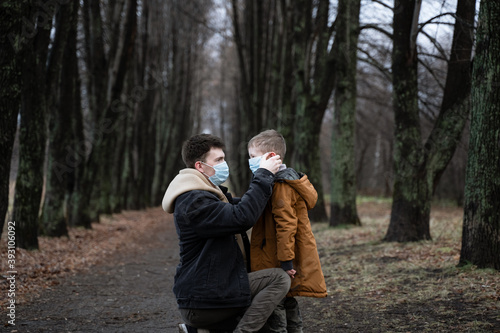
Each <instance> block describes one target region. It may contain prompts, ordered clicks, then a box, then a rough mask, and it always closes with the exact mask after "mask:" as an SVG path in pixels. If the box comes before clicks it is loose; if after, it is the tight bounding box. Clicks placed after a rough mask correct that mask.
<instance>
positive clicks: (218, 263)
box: [173, 169, 274, 309]
mask: <svg viewBox="0 0 500 333" xmlns="http://www.w3.org/2000/svg"><path fill="white" fill-rule="evenodd" d="M273 181H274V175H273V174H272V173H271V172H269V171H268V170H266V169H259V170H257V171H256V173H255V176H254V177H253V179H252V182H251V184H250V187H249V189H248V191H247V192H246V193H245V194H244V195H243V196H242V197H241V199H240V200H238V201H237V202H236V201H235V200H233V199H232V198H231V196H230V194H228V193H227V189H226V188H223V187H222V186H221V189H223V192H225V193H224V194H225V195H226V197H227V198H228V200H229V203H226V202H223V201H221V200H220V199H219V198H218V197H217V195H216V194H214V193H211V192H209V191H204V190H192V191H189V192H185V193H183V194H180V195H179V196H178V197H177V198H176V199H175V202H174V219H175V227H176V230H177V234H178V236H179V246H180V263H179V265H178V267H177V272H176V275H175V282H174V288H173V291H174V293H175V296H176V298H177V303H178V305H179V308H184V309H204V308H211V309H213V308H233V307H246V306H249V305H250V303H251V295H250V286H249V282H248V275H247V271H246V267H245V264H244V260H243V255H242V253H241V251H240V249H239V247H238V244H237V241H236V239H235V234H238V233H243V234H244V233H245V232H246V230H248V229H250V228H251V227H252V226H253V225H254V224H255V222H256V221H257V219H258V218H259V216H260V215H261V214H262V212H263V210H264V207H265V206H266V203H267V201H268V199H269V198H270V197H271V192H272V186H273Z"/></svg>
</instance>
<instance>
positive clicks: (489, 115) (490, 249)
mask: <svg viewBox="0 0 500 333" xmlns="http://www.w3.org/2000/svg"><path fill="white" fill-rule="evenodd" d="M499 25H500V3H499V2H498V1H494V0H482V1H481V8H480V10H479V28H478V32H477V47H476V56H475V59H474V68H473V79H472V80H473V83H472V110H471V113H472V120H471V134H470V143H469V156H468V161H467V174H466V187H465V206H464V226H463V237H462V250H461V254H460V263H461V264H466V263H472V264H474V265H477V266H478V267H480V268H487V267H490V268H495V269H497V270H500V209H499V202H500V162H499V161H500V132H499V129H500V90H499V89H498V84H499V82H500V58H499V57H498V54H499V53H500V35H499V34H498V26H499Z"/></svg>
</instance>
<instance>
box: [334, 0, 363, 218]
mask: <svg viewBox="0 0 500 333" xmlns="http://www.w3.org/2000/svg"><path fill="white" fill-rule="evenodd" d="M360 6H361V2H360V1H343V0H340V1H339V10H338V16H337V20H338V22H337V33H336V37H335V46H336V48H337V49H336V52H335V56H336V58H337V60H336V62H337V75H336V77H337V83H336V86H335V95H334V96H335V102H334V103H335V110H334V119H333V132H332V179H331V182H332V183H331V187H332V190H331V194H332V197H331V204H330V205H331V213H330V225H331V226H336V225H342V224H354V225H360V224H361V221H360V220H359V217H358V213H357V210H356V190H357V187H356V170H355V149H354V142H355V125H356V96H357V90H356V71H357V68H356V67H357V63H358V61H357V59H358V55H357V53H358V34H359V11H360Z"/></svg>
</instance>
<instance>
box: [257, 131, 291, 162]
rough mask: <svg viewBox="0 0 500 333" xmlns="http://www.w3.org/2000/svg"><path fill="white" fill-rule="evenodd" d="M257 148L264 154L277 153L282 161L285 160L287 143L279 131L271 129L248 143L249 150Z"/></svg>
mask: <svg viewBox="0 0 500 333" xmlns="http://www.w3.org/2000/svg"><path fill="white" fill-rule="evenodd" d="M250 147H255V148H258V149H259V150H261V151H262V152H264V153H268V152H271V151H272V152H275V153H276V154H278V155H280V157H281V159H282V160H283V159H284V158H285V154H286V143H285V139H284V138H283V135H281V134H280V133H279V132H278V131H276V130H273V129H270V130H267V131H263V132H260V133H259V134H257V135H256V136H254V137H253V138H252V139H250V141H248V148H250Z"/></svg>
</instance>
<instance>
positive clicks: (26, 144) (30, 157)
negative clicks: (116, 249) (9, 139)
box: [13, 3, 54, 249]
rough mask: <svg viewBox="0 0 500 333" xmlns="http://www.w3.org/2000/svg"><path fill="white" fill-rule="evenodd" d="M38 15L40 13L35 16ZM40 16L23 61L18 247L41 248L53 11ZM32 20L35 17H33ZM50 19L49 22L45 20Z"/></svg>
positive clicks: (33, 9)
mask: <svg viewBox="0 0 500 333" xmlns="http://www.w3.org/2000/svg"><path fill="white" fill-rule="evenodd" d="M42 6H43V4H42V3H38V5H35V6H31V8H30V9H31V10H30V11H29V13H30V14H34V15H35V16H37V15H36V14H39V13H42V12H44V10H45V9H44V8H42ZM35 13H36V14H35ZM44 13H45V14H46V15H45V16H44V17H43V18H42V16H41V15H39V16H38V20H39V22H38V23H37V31H36V36H35V37H34V38H33V40H31V41H29V42H28V44H27V45H26V56H25V57H24V59H23V67H22V75H23V93H22V103H21V127H20V132H19V143H20V145H19V169H18V176H17V181H16V193H15V196H14V213H13V220H14V221H16V223H17V224H16V225H17V228H16V246H18V247H21V248H25V249H38V238H37V237H38V227H39V210H40V202H41V197H42V187H43V177H44V174H43V171H44V160H45V143H46V138H47V126H46V107H47V105H46V98H45V89H43V87H45V85H46V74H47V73H46V71H47V66H46V63H47V55H48V45H49V40H50V30H51V27H52V17H53V15H54V13H53V12H51V13H47V12H44ZM28 17H33V15H29V14H28ZM45 20H46V21H45Z"/></svg>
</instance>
